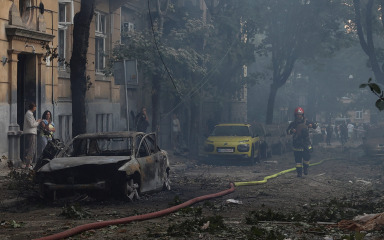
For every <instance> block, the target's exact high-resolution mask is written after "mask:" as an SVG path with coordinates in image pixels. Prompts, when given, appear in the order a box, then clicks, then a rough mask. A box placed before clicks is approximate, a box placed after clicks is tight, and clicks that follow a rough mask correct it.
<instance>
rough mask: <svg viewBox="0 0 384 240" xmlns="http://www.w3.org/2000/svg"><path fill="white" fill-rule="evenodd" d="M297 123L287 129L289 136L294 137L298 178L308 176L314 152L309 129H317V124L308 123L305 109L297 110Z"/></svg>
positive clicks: (299, 108)
mask: <svg viewBox="0 0 384 240" xmlns="http://www.w3.org/2000/svg"><path fill="white" fill-rule="evenodd" d="M294 114H295V121H293V122H291V123H290V124H289V126H288V128H287V134H290V135H293V141H292V145H293V148H292V149H293V154H294V157H295V162H296V172H297V177H302V176H303V172H304V175H308V168H309V160H310V158H311V154H310V151H311V150H312V144H311V140H310V139H309V128H313V129H316V128H317V124H316V123H313V122H310V121H308V120H307V119H306V118H305V117H304V109H302V108H301V107H298V108H296V109H295V112H294Z"/></svg>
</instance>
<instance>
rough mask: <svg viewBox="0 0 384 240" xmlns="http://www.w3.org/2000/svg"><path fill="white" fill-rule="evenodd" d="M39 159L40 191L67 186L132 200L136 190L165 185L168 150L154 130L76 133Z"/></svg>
mask: <svg viewBox="0 0 384 240" xmlns="http://www.w3.org/2000/svg"><path fill="white" fill-rule="evenodd" d="M42 165H43V166H42V167H41V168H39V169H38V170H37V171H36V181H37V182H38V184H39V185H40V193H41V195H42V196H43V197H53V198H55V197H56V193H57V192H60V191H68V190H70V191H86V192H92V193H97V194H100V193H103V194H104V195H105V194H107V195H109V194H113V195H119V196H122V197H123V198H126V199H128V200H133V199H135V198H137V199H138V198H139V195H140V193H144V192H149V191H154V190H160V189H165V188H166V189H170V185H169V170H170V168H169V159H168V155H167V153H166V152H165V151H164V150H161V149H160V148H159V147H158V145H157V143H156V136H155V134H154V133H151V134H145V133H142V132H105V133H87V134H81V135H78V136H76V137H75V138H74V139H73V140H72V141H71V142H70V143H69V144H67V145H66V146H65V147H64V148H63V149H62V150H60V151H59V153H58V154H57V155H56V156H55V157H54V158H53V159H52V160H49V159H44V160H43V163H42Z"/></svg>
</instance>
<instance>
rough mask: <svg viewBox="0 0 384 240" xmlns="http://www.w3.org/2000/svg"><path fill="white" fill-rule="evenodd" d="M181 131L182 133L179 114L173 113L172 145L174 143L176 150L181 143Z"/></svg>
mask: <svg viewBox="0 0 384 240" xmlns="http://www.w3.org/2000/svg"><path fill="white" fill-rule="evenodd" d="M180 133H181V127H180V121H179V118H178V117H177V115H176V114H175V113H174V114H173V115H172V145H173V150H174V151H175V150H176V149H177V147H178V146H179V144H180Z"/></svg>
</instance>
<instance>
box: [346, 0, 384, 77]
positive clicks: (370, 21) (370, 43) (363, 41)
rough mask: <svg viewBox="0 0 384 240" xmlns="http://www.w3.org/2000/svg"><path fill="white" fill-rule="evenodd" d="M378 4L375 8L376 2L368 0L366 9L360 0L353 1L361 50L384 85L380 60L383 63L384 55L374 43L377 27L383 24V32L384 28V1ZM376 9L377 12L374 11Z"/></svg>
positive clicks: (381, 26)
mask: <svg viewBox="0 0 384 240" xmlns="http://www.w3.org/2000/svg"><path fill="white" fill-rule="evenodd" d="M377 2H378V6H377V7H375V6H376V5H375V1H374V0H368V1H367V3H366V4H365V6H364V7H362V6H361V2H360V0H353V5H354V9H355V23H356V30H357V35H358V36H359V41H360V45H361V48H362V49H363V50H364V52H365V53H366V54H367V56H368V58H369V63H370V65H371V68H372V71H373V73H374V75H375V78H376V81H377V82H379V83H384V72H383V67H384V64H382V65H381V66H380V60H381V61H382V60H383V59H379V55H382V53H381V52H380V51H382V49H379V48H377V47H375V43H374V30H375V28H376V26H377V25H380V24H381V25H380V26H379V28H380V31H382V30H383V27H384V19H383V16H384V9H383V8H384V0H378V1H377ZM375 9H376V11H374V10H375ZM361 12H363V13H364V15H365V19H362V18H361ZM380 19H381V21H380ZM376 29H378V28H376Z"/></svg>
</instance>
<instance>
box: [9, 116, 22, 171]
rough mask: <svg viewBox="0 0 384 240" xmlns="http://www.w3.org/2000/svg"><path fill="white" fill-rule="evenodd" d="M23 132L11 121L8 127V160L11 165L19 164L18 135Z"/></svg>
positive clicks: (16, 165)
mask: <svg viewBox="0 0 384 240" xmlns="http://www.w3.org/2000/svg"><path fill="white" fill-rule="evenodd" d="M22 133H23V132H22V131H20V127H19V125H18V124H17V123H11V124H10V125H9V127H8V161H10V162H11V163H12V167H19V166H20V165H21V159H20V136H21V134H22Z"/></svg>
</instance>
